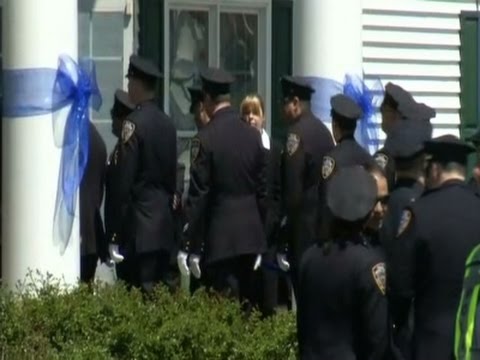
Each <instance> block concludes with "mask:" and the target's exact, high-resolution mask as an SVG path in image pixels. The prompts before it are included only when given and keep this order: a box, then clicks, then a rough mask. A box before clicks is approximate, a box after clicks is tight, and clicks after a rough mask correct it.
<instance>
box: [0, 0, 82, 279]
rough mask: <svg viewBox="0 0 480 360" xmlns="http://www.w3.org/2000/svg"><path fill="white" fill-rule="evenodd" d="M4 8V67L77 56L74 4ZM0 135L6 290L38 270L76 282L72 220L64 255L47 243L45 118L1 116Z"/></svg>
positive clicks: (51, 173) (50, 158)
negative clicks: (0, 145)
mask: <svg viewBox="0 0 480 360" xmlns="http://www.w3.org/2000/svg"><path fill="white" fill-rule="evenodd" d="M3 4H4V5H3V14H2V15H3V17H2V18H3V29H2V30H3V68H4V70H7V69H22V68H52V69H56V68H57V65H58V58H59V55H60V54H67V55H69V56H71V57H72V58H73V59H75V60H76V59H77V48H78V45H77V43H78V36H77V32H78V30H77V14H78V10H77V0H42V1H32V0H3ZM67 112H68V109H63V110H61V111H60V112H59V115H58V116H64V117H65V116H66V115H67ZM2 130H3V138H2V140H3V147H2V154H3V179H2V180H3V184H2V197H3V199H2V230H3V231H2V272H3V281H4V283H6V284H7V285H8V286H10V287H12V286H14V285H15V284H16V282H17V281H19V280H20V281H22V280H24V279H25V276H26V275H27V273H28V272H29V270H32V271H33V272H34V273H35V272H36V271H37V270H38V271H40V272H41V273H43V274H44V275H45V274H46V273H50V274H51V275H53V276H54V277H55V278H57V279H61V280H62V281H64V282H65V284H66V285H72V284H75V283H76V282H77V280H78V276H79V272H80V265H79V263H80V261H79V253H80V246H79V230H78V216H77V217H76V221H75V222H74V227H73V231H72V238H71V239H70V242H69V245H68V247H67V249H66V251H65V253H64V254H63V255H61V254H60V249H59V248H58V247H57V246H55V245H54V241H53V218H54V209H55V199H56V192H57V183H58V174H59V167H60V157H61V149H60V148H58V147H56V146H55V143H54V138H53V131H52V115H51V114H48V115H44V116H35V117H25V118H4V119H3V122H2ZM77 208H78V204H77ZM34 278H36V275H35V277H34Z"/></svg>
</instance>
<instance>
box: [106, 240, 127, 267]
mask: <svg viewBox="0 0 480 360" xmlns="http://www.w3.org/2000/svg"><path fill="white" fill-rule="evenodd" d="M108 253H109V254H110V261H111V262H113V263H115V264H118V263H121V262H122V261H123V259H124V257H123V255H122V254H120V251H119V250H118V245H116V244H110V245H108Z"/></svg>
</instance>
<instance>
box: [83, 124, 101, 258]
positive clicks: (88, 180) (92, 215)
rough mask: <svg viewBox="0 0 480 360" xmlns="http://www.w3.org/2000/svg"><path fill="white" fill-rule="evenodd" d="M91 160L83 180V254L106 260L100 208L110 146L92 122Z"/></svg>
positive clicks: (89, 158) (89, 148) (89, 150)
mask: <svg viewBox="0 0 480 360" xmlns="http://www.w3.org/2000/svg"><path fill="white" fill-rule="evenodd" d="M88 145H89V146H88V161H87V166H86V168H85V173H84V175H83V178H82V182H81V184H80V237H81V254H82V255H89V254H98V256H99V257H100V258H101V259H102V260H104V259H105V258H106V255H107V243H106V239H105V231H104V227H103V221H102V217H101V214H100V208H101V206H102V201H103V193H104V185H105V162H106V160H107V148H106V146H105V142H104V141H103V139H102V137H101V135H100V133H99V132H98V130H97V128H96V127H95V125H93V124H92V123H90V124H89V144H88Z"/></svg>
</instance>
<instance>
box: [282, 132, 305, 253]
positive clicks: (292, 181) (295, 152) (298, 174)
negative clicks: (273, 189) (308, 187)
mask: <svg viewBox="0 0 480 360" xmlns="http://www.w3.org/2000/svg"><path fill="white" fill-rule="evenodd" d="M305 172H306V154H305V150H304V148H303V143H302V139H301V137H300V135H299V134H297V133H295V132H290V133H289V134H288V137H287V142H286V144H285V148H284V151H283V156H282V185H283V193H282V203H283V207H284V212H285V216H286V221H287V226H286V227H285V229H291V228H292V226H291V224H294V223H296V220H297V216H300V213H301V212H300V206H301V204H302V195H303V184H304V181H305V179H304V175H305ZM289 238H290V236H289V235H288V234H287V231H286V230H285V231H282V235H281V247H282V248H284V250H283V251H285V252H287V251H288V244H287V240H288V239H289Z"/></svg>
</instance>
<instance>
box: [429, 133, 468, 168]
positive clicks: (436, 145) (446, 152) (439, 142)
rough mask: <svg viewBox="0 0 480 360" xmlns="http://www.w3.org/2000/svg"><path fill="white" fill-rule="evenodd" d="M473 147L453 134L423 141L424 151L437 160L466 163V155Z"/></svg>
mask: <svg viewBox="0 0 480 360" xmlns="http://www.w3.org/2000/svg"><path fill="white" fill-rule="evenodd" d="M474 151H475V148H474V147H473V146H472V145H470V144H468V143H466V142H464V141H462V140H460V139H459V138H458V137H456V136H454V135H443V136H440V137H437V138H434V139H431V140H429V141H426V142H425V153H427V154H428V155H430V156H431V158H430V159H431V160H433V161H439V162H444V163H447V162H457V163H461V164H466V163H467V157H468V155H469V154H470V153H472V152H474Z"/></svg>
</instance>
